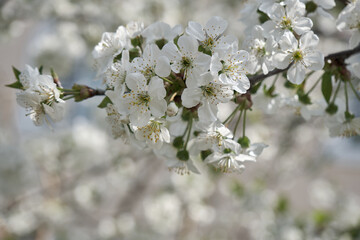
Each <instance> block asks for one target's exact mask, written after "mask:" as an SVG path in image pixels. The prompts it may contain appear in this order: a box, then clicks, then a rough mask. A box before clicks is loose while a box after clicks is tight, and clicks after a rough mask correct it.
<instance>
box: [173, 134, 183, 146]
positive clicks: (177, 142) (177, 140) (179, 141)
mask: <svg viewBox="0 0 360 240" xmlns="http://www.w3.org/2000/svg"><path fill="white" fill-rule="evenodd" d="M173 146H174V147H176V148H177V149H181V148H183V147H184V139H183V138H182V137H176V138H175V139H174V141H173Z"/></svg>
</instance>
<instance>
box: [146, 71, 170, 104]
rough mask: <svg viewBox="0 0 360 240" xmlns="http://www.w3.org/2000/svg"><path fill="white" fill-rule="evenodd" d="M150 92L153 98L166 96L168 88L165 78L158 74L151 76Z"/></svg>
mask: <svg viewBox="0 0 360 240" xmlns="http://www.w3.org/2000/svg"><path fill="white" fill-rule="evenodd" d="M148 92H149V95H150V97H151V98H157V99H162V98H164V97H165V96H166V90H165V87H164V82H163V80H161V79H160V78H159V77H156V76H155V77H153V78H151V80H150V83H149V90H148Z"/></svg>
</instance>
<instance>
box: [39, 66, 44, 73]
mask: <svg viewBox="0 0 360 240" xmlns="http://www.w3.org/2000/svg"><path fill="white" fill-rule="evenodd" d="M43 68H44V66H43V65H41V66H40V67H39V73H40V74H42V73H43Z"/></svg>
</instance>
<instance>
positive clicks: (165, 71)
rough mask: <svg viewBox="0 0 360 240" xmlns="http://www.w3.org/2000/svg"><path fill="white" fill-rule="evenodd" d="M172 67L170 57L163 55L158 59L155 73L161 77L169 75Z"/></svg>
mask: <svg viewBox="0 0 360 240" xmlns="http://www.w3.org/2000/svg"><path fill="white" fill-rule="evenodd" d="M170 72H171V68H170V62H169V59H168V58H167V57H165V56H161V57H159V58H158V59H157V61H156V67H155V73H156V74H157V75H159V76H160V77H167V76H169V75H170Z"/></svg>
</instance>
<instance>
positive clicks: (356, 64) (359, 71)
mask: <svg viewBox="0 0 360 240" xmlns="http://www.w3.org/2000/svg"><path fill="white" fill-rule="evenodd" d="M345 63H346V64H347V66H346V67H347V69H348V70H349V71H350V72H351V74H352V75H354V76H355V77H357V78H360V54H359V53H358V54H354V55H352V56H351V57H349V58H347V59H346V60H345Z"/></svg>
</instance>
